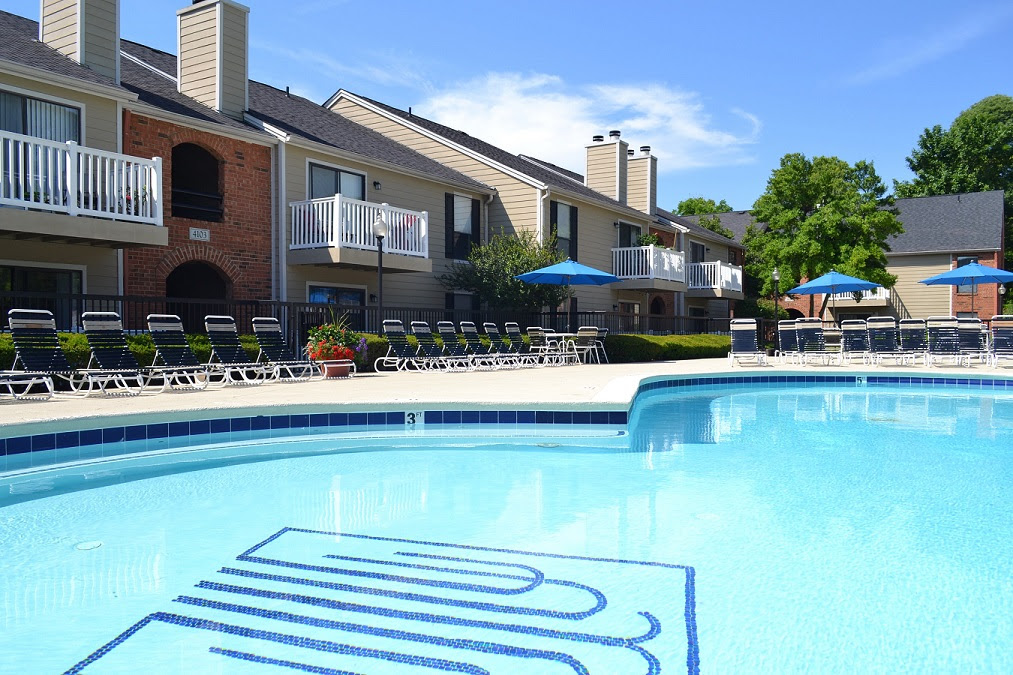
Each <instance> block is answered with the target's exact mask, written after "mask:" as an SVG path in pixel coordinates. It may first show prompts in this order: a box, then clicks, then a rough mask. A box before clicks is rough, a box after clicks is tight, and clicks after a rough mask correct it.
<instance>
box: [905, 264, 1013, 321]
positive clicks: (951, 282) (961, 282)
mask: <svg viewBox="0 0 1013 675" xmlns="http://www.w3.org/2000/svg"><path fill="white" fill-rule="evenodd" d="M1011 281H1013V272H1007V271H1006V270H1000V269H996V268H995V267H989V266H988V265H982V264H981V263H976V262H973V263H968V264H966V265H961V266H960V267H955V268H953V269H952V270H947V271H945V272H942V273H940V274H937V275H935V276H932V277H929V278H928V279H922V280H921V281H919V282H918V283H920V284H925V285H926V286H967V285H970V286H971V311H972V312H973V311H974V287H975V286H976V285H978V284H982V283H984V284H1008V283H1010V282H1011Z"/></svg>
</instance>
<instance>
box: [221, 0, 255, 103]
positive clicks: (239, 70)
mask: <svg viewBox="0 0 1013 675" xmlns="http://www.w3.org/2000/svg"><path fill="white" fill-rule="evenodd" d="M248 16H249V15H248V13H247V12H245V11H243V10H241V9H239V8H237V7H234V6H232V5H222V85H221V86H222V112H224V113H226V114H228V115H232V116H234V117H241V116H242V113H243V111H244V110H246V107H247V105H246V82H247V80H248V79H249V78H248V72H249V70H248V64H247V45H246V21H247V19H248Z"/></svg>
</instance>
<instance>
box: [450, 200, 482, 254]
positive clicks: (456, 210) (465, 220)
mask: <svg viewBox="0 0 1013 675" xmlns="http://www.w3.org/2000/svg"><path fill="white" fill-rule="evenodd" d="M444 197H445V199H444V206H445V209H446V213H445V216H444V224H445V226H446V233H447V236H446V242H445V243H446V257H447V258H451V259H454V260H467V259H468V254H469V253H471V247H472V245H473V244H480V243H481V242H482V204H481V202H479V201H478V200H477V199H472V198H470V197H464V196H461V195H455V194H452V193H450V192H447V193H446V194H445V195H444Z"/></svg>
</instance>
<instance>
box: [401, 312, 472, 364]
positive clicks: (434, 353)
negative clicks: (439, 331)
mask: <svg viewBox="0 0 1013 675" xmlns="http://www.w3.org/2000/svg"><path fill="white" fill-rule="evenodd" d="M411 326H412V335H414V336H415V339H416V340H417V341H418V343H419V351H418V354H419V356H422V357H423V358H425V359H427V363H429V364H430V366H429V367H430V368H439V369H441V370H447V371H449V370H470V369H471V358H470V357H468V356H465V357H459V356H450V355H448V354H445V353H444V352H443V348H442V347H440V346H439V345H438V344H436V340H435V339H434V338H433V330H432V329H431V328H430V327H429V324H428V323H426V322H425V321H412V324H411ZM454 340H455V341H456V340H457V335H456V334H455V335H454Z"/></svg>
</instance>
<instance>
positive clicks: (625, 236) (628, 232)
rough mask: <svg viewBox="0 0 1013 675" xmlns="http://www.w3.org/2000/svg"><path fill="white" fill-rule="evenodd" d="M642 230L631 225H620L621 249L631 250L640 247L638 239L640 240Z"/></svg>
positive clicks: (637, 226)
mask: <svg viewBox="0 0 1013 675" xmlns="http://www.w3.org/2000/svg"><path fill="white" fill-rule="evenodd" d="M641 232H642V230H641V229H640V226H639V225H630V224H629V223H619V248H629V247H631V246H639V245H640V244H638V243H637V239H639V238H640V233H641Z"/></svg>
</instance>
